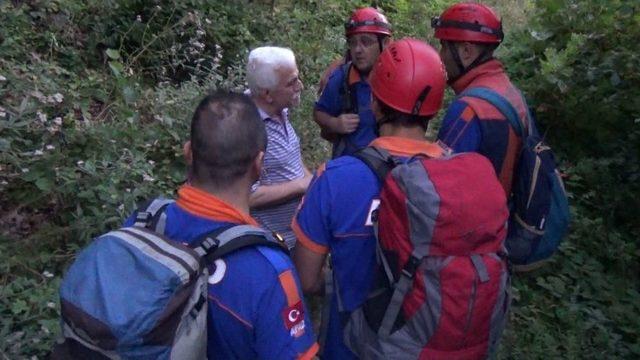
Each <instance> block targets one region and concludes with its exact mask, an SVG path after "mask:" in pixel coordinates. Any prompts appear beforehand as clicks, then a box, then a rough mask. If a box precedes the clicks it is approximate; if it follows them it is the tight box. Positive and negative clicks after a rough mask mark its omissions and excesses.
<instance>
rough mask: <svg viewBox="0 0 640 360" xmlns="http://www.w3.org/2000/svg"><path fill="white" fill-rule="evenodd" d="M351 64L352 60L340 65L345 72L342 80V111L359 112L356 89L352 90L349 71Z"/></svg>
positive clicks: (345, 112)
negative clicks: (355, 98)
mask: <svg viewBox="0 0 640 360" xmlns="http://www.w3.org/2000/svg"><path fill="white" fill-rule="evenodd" d="M351 66H352V63H351V61H349V62H346V63H344V64H342V65H340V67H341V68H342V72H343V73H344V81H343V82H342V86H341V87H340V103H341V106H342V109H341V110H340V111H341V113H342V114H348V113H352V114H357V113H358V102H357V101H354V99H353V96H354V94H353V93H354V91H351V85H350V84H349V73H351Z"/></svg>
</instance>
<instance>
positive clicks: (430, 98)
mask: <svg viewBox="0 0 640 360" xmlns="http://www.w3.org/2000/svg"><path fill="white" fill-rule="evenodd" d="M369 83H370V85H371V91H372V92H373V94H374V95H375V97H376V98H378V99H379V100H380V101H382V102H383V103H384V104H386V105H387V106H389V107H391V108H392V109H395V110H397V111H399V112H402V113H405V114H411V115H416V116H432V115H435V114H436V113H437V112H438V111H439V110H440V107H441V106H442V98H443V97H444V89H445V88H446V86H447V78H446V72H445V69H444V65H443V64H442V60H440V56H439V55H438V52H437V51H436V50H435V49H434V48H432V47H431V46H430V45H428V44H427V43H425V42H422V41H420V40H417V39H411V38H405V39H402V40H398V41H395V42H393V43H391V44H389V45H388V46H387V47H386V48H385V49H384V51H382V53H381V54H380V56H379V57H378V61H377V62H376V64H375V65H374V66H373V69H372V70H371V75H370V78H369Z"/></svg>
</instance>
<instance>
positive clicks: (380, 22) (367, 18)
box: [344, 7, 391, 37]
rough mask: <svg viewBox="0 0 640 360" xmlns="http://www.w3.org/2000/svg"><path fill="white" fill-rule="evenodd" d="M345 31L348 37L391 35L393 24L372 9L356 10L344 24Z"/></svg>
mask: <svg viewBox="0 0 640 360" xmlns="http://www.w3.org/2000/svg"><path fill="white" fill-rule="evenodd" d="M344 29H345V33H346V36H347V37H349V36H351V35H353V34H361V33H373V34H380V35H389V36H390V35H391V24H389V21H388V20H387V17H386V16H384V15H382V13H380V12H379V11H378V10H376V9H374V8H371V7H367V8H361V9H356V10H355V11H354V12H353V13H352V14H351V17H350V18H349V21H347V23H346V24H344Z"/></svg>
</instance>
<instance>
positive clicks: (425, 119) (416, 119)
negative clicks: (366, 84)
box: [377, 99, 433, 131]
mask: <svg viewBox="0 0 640 360" xmlns="http://www.w3.org/2000/svg"><path fill="white" fill-rule="evenodd" d="M377 101H378V104H379V106H380V112H381V113H382V115H383V116H384V117H385V119H384V121H383V123H385V122H388V123H394V124H398V125H400V126H406V127H410V126H414V125H416V124H418V125H421V126H422V128H423V129H424V131H427V126H429V120H431V119H432V118H433V115H431V116H418V115H412V114H407V113H403V112H400V111H398V110H396V109H394V108H392V107H391V106H389V105H387V104H385V103H384V102H382V100H380V99H377Z"/></svg>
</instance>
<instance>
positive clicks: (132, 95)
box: [122, 85, 138, 104]
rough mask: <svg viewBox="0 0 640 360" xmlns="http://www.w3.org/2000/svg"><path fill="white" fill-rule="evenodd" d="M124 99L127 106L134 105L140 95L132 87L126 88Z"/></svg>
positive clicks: (123, 94) (123, 90)
mask: <svg viewBox="0 0 640 360" xmlns="http://www.w3.org/2000/svg"><path fill="white" fill-rule="evenodd" d="M122 97H124V101H125V102H126V103H127V104H133V103H134V102H135V101H136V100H137V99H138V94H137V93H136V90H135V89H134V88H133V87H132V86H129V85H127V86H125V87H124V88H123V89H122Z"/></svg>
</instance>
